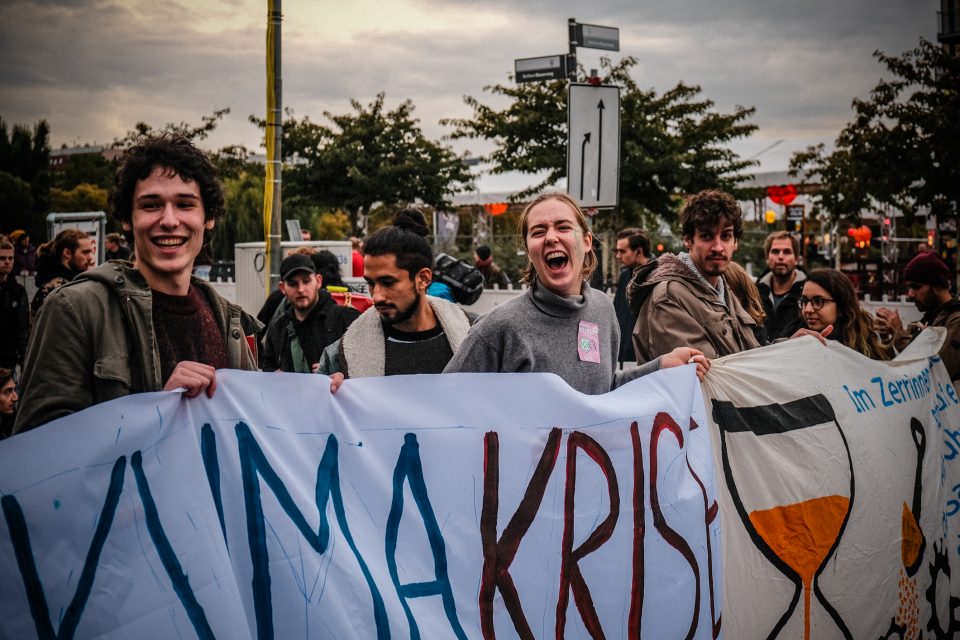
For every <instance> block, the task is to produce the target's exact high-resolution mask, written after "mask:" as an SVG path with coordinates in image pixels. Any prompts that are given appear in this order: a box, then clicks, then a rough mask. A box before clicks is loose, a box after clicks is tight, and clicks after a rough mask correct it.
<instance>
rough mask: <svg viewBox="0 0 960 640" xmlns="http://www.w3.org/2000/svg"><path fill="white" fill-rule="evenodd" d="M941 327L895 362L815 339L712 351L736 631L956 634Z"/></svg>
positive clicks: (958, 568) (954, 472) (727, 586)
mask: <svg viewBox="0 0 960 640" xmlns="http://www.w3.org/2000/svg"><path fill="white" fill-rule="evenodd" d="M940 331H942V330H940ZM940 335H942V334H937V333H934V332H933V331H928V332H925V333H924V334H923V335H922V336H921V337H920V338H918V339H917V340H916V341H915V343H914V344H913V345H911V347H910V348H909V349H908V350H907V352H905V353H904V354H901V357H900V358H898V360H897V361H894V362H891V363H884V362H876V361H872V360H869V359H867V358H865V357H864V356H861V355H860V354H858V353H855V352H854V351H852V350H850V349H847V348H845V347H842V346H840V345H839V344H837V343H832V342H831V343H830V344H829V346H828V347H824V346H822V345H820V344H819V343H817V342H816V341H815V340H814V339H813V338H803V339H800V340H789V341H787V342H785V343H782V344H778V345H774V346H772V347H766V348H764V349H759V350H755V351H750V352H746V353H741V354H737V355H735V356H730V357H728V358H724V359H723V360H720V361H717V362H715V363H714V367H713V369H712V370H711V372H710V374H709V375H708V376H707V378H706V381H705V383H704V385H703V388H704V394H705V396H706V401H707V407H708V413H709V414H710V418H711V426H712V429H711V432H712V436H713V444H714V460H715V469H716V472H717V483H718V490H717V491H718V496H719V498H718V499H719V502H720V514H721V521H722V530H723V547H724V562H723V565H724V606H723V611H724V616H723V631H724V633H725V634H727V635H728V636H729V637H732V638H801V637H803V638H919V637H923V638H956V637H958V636H960V537H958V534H960V528H958V522H957V520H958V517H957V516H958V513H960V493H958V492H960V467H958V464H960V462H958V460H957V458H958V447H960V431H958V428H960V411H958V407H957V405H958V398H957V394H956V393H955V391H954V388H953V385H952V384H951V383H950V378H949V376H948V375H947V374H946V370H945V369H944V367H943V365H942V363H940V359H939V357H937V356H936V355H933V356H932V357H930V356H931V354H936V352H937V349H938V348H939V341H940V340H941V339H942V338H941V337H940Z"/></svg>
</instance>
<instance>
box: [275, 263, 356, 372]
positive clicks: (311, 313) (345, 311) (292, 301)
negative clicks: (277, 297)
mask: <svg viewBox="0 0 960 640" xmlns="http://www.w3.org/2000/svg"><path fill="white" fill-rule="evenodd" d="M280 291H281V292H282V293H283V295H284V297H285V298H286V301H285V302H284V306H285V309H284V310H283V311H282V312H280V313H277V314H275V315H274V317H273V319H272V320H271V321H270V326H269V327H268V328H267V335H266V337H265V339H264V346H263V358H262V360H261V362H260V365H261V368H262V369H263V370H264V371H278V370H279V371H287V372H291V373H311V372H313V371H316V369H317V366H318V363H319V362H320V356H321V355H322V354H323V350H324V348H326V347H327V346H328V345H330V344H332V343H333V342H335V341H337V340H339V339H340V337H341V336H342V335H343V334H344V332H345V331H346V330H347V327H349V326H350V323H351V322H353V321H354V320H356V318H357V317H358V316H359V315H360V312H359V311H357V310H356V309H354V308H353V307H346V306H343V307H342V306H340V305H338V304H337V303H336V302H335V301H334V300H333V298H332V297H331V296H330V294H329V293H328V292H327V290H326V289H324V288H323V278H321V277H320V275H318V274H317V271H316V267H315V266H314V263H313V260H312V259H311V258H310V256H308V255H304V254H302V253H295V254H293V255H290V256H287V257H286V258H284V260H283V262H282V263H280Z"/></svg>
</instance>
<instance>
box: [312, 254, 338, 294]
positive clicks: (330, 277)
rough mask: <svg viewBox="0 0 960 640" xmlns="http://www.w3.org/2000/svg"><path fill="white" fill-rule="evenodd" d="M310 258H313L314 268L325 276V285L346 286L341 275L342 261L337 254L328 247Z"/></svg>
mask: <svg viewBox="0 0 960 640" xmlns="http://www.w3.org/2000/svg"><path fill="white" fill-rule="evenodd" d="M310 259H311V260H313V268H314V269H316V270H317V273H318V274H320V277H321V278H323V286H327V285H333V286H335V287H344V286H346V285H345V284H344V283H343V278H342V277H341V275H340V261H339V260H337V256H335V255H333V253H331V252H330V251H327V250H326V249H320V251H317V252H316V253H314V254H312V255H311V256H310Z"/></svg>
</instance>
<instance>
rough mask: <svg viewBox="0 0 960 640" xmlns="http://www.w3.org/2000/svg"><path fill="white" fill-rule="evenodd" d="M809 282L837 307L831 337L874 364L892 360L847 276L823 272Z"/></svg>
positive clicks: (813, 274) (816, 271) (815, 272)
mask: <svg viewBox="0 0 960 640" xmlns="http://www.w3.org/2000/svg"><path fill="white" fill-rule="evenodd" d="M806 281H807V282H812V283H814V284H816V285H819V286H821V287H823V288H824V290H826V292H827V293H828V294H830V296H831V297H832V298H833V300H834V302H835V303H836V305H837V321H836V323H834V327H833V334H832V336H831V337H834V338H836V339H837V340H838V341H839V342H840V343H841V344H843V345H846V346H848V347H850V348H851V349H853V350H854V351H859V352H860V353H862V354H863V355H865V356H867V357H868V358H873V359H874V360H889V359H890V358H891V357H892V354H891V353H890V349H889V347H887V346H885V345H884V344H882V343H881V342H880V339H879V338H878V337H877V332H876V331H874V330H873V317H872V316H871V315H870V314H869V313H867V312H866V311H865V310H864V309H863V307H861V306H860V300H858V299H857V292H856V290H854V288H853V284H851V282H850V279H849V278H848V277H847V276H845V275H843V274H842V273H840V272H839V271H837V270H836V269H827V268H820V269H814V270H813V271H811V272H810V273H808V274H807V280H806Z"/></svg>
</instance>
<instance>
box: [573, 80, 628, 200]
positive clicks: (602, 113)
mask: <svg viewBox="0 0 960 640" xmlns="http://www.w3.org/2000/svg"><path fill="white" fill-rule="evenodd" d="M567 104H568V107H567V124H568V131H569V137H568V138H567V193H568V194H569V195H570V196H571V197H573V198H574V199H576V200H577V202H579V203H580V206H581V207H584V208H588V207H593V208H597V209H609V208H613V207H615V206H617V202H618V198H619V190H620V87H615V86H599V87H597V86H593V85H590V84H571V85H570V87H569V90H568V94H567Z"/></svg>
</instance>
